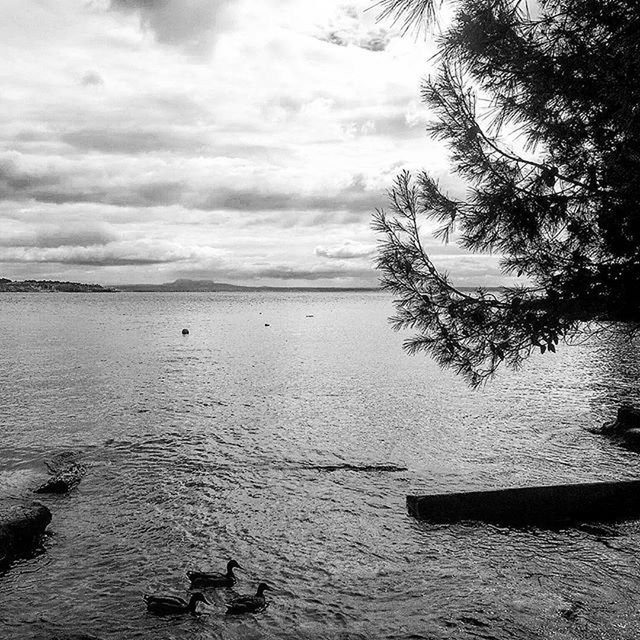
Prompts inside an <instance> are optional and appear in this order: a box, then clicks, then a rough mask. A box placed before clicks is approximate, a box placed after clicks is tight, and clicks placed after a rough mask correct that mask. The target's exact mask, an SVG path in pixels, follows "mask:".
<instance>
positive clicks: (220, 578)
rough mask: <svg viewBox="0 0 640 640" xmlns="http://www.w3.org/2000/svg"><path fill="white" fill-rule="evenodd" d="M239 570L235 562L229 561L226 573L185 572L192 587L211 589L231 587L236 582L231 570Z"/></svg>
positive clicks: (239, 567)
mask: <svg viewBox="0 0 640 640" xmlns="http://www.w3.org/2000/svg"><path fill="white" fill-rule="evenodd" d="M241 568H242V567H241V566H240V565H239V564H238V563H237V562H236V561H235V560H229V562H227V573H206V572H204V571H187V578H189V580H191V586H192V587H211V588H212V589H219V588H220V587H231V586H233V585H234V583H235V581H236V577H235V576H234V575H233V570H234V569H241Z"/></svg>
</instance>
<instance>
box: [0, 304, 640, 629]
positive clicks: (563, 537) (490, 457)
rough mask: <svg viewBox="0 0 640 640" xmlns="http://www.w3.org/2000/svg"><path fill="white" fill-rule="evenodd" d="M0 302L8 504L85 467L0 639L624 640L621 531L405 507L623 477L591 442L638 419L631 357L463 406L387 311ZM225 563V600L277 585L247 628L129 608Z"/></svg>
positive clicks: (635, 590) (597, 354) (468, 398)
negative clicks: (62, 467)
mask: <svg viewBox="0 0 640 640" xmlns="http://www.w3.org/2000/svg"><path fill="white" fill-rule="evenodd" d="M1 302H2V306H1V307H0V322H1V326H2V332H0V353H1V354H2V356H1V357H2V364H3V366H2V367H0V389H2V393H1V394H0V436H1V437H2V442H3V448H2V456H3V457H2V470H1V471H0V481H1V483H2V484H1V491H2V493H3V494H4V495H10V496H14V497H16V496H21V495H24V494H25V493H26V492H27V491H28V489H29V488H30V487H33V486H35V485H37V484H38V483H39V482H40V481H42V480H43V479H44V477H45V476H46V468H45V467H44V465H43V460H44V459H45V458H46V457H48V456H49V455H50V454H51V453H52V452H56V451H62V450H73V451H76V452H77V453H78V455H79V456H80V457H81V459H82V460H83V462H84V463H85V464H86V465H87V467H88V472H87V475H86V476H85V478H84V479H83V481H82V482H81V484H80V486H79V488H78V489H77V490H75V491H74V492H73V493H71V494H69V495H68V496H63V497H47V498H46V500H45V502H46V504H48V505H49V506H50V508H51V510H52V512H53V514H54V519H53V522H52V525H51V527H50V529H51V531H52V535H51V537H50V538H49V539H48V540H47V543H46V546H47V552H46V553H45V554H44V555H41V556H38V557H36V558H34V559H32V560H28V561H23V562H20V563H18V564H16V565H14V567H13V568H12V570H11V571H10V572H8V573H7V574H6V575H5V576H4V577H3V578H2V580H1V581H0V603H1V606H0V636H2V634H3V633H4V636H3V637H11V638H17V639H19V640H20V639H22V638H24V639H25V640H26V639H31V638H48V637H50V636H51V635H52V633H53V632H58V633H61V632H63V631H65V630H66V631H73V632H76V633H77V632H86V633H92V634H95V635H96V636H98V637H100V638H104V639H105V640H107V639H113V640H115V639H118V640H121V639H122V638H143V639H146V638H154V639H155V638H176V639H182V638H185V639H186V638H189V639H191V638H230V639H234V638H318V637H319V638H372V637H376V638H436V639H439V638H500V639H502V638H523V639H524V638H635V637H637V636H638V633H639V632H640V622H638V620H637V616H636V612H637V608H638V602H639V601H640V580H639V579H638V575H640V571H639V569H640V567H639V566H638V565H639V562H638V560H637V553H636V549H637V547H638V544H639V542H640V525H639V524H638V523H635V522H628V523H623V524H621V525H619V526H618V531H619V532H620V533H621V534H622V535H619V536H615V537H614V536H608V535H603V534H602V533H601V532H598V531H597V530H593V531H592V530H590V529H588V528H586V529H585V530H577V529H569V530H561V531H541V530H535V529H532V530H509V529H501V528H497V527H490V526H483V525H476V524H460V525H455V526H433V525H428V524H425V523H420V522H417V521H415V520H413V519H411V518H409V517H408V516H407V514H406V509H405V496H406V494H407V493H419V492H426V491H450V490H459V489H474V488H491V487H504V486H513V485H523V484H533V483H549V482H554V481H571V482H575V481H580V480H585V481H586V480H598V479H602V480H604V479H614V478H621V477H637V465H638V458H637V455H636V454H633V453H631V452H628V451H624V450H621V449H619V448H618V447H616V446H615V445H613V444H612V443H610V442H607V441H606V440H603V439H602V438H600V437H598V436H596V435H594V434H592V433H589V432H588V431H587V429H589V428H592V427H593V426H597V425H599V424H600V423H601V422H603V421H604V420H608V419H611V418H612V417H613V414H614V413H615V407H616V405H617V404H618V403H619V402H620V400H621V399H624V400H627V401H629V400H631V401H633V400H635V401H636V402H638V397H637V393H638V389H637V384H636V381H637V379H638V374H639V373H640V362H639V359H638V355H637V351H634V350H631V349H629V347H628V345H626V343H622V342H621V343H616V342H615V341H614V342H609V343H606V344H599V345H593V346H589V345H583V346H581V347H575V348H573V349H570V350H569V349H564V350H561V351H559V353H558V354H556V355H551V354H545V356H538V357H536V358H534V359H533V360H532V361H531V362H530V363H528V364H527V365H526V366H525V369H524V370H523V371H521V372H518V373H513V372H508V371H507V372H503V373H502V374H501V375H500V377H499V378H498V379H497V380H496V381H494V382H493V383H491V384H490V385H489V386H487V387H486V388H485V389H483V390H482V391H479V392H473V391H470V390H469V389H468V388H467V387H466V386H465V385H464V383H463V382H462V381H460V380H458V379H455V378H454V377H453V376H452V375H450V374H449V373H446V372H442V371H440V370H439V369H438V368H437V367H435V366H434V365H433V364H432V363H431V362H430V361H429V360H427V359H425V358H421V357H418V358H410V357H408V356H406V355H405V354H403V353H402V351H401V349H400V343H401V341H402V336H400V335H396V334H394V333H392V332H391V331H390V330H389V328H388V325H387V323H386V317H387V316H388V315H390V313H391V310H392V308H391V303H390V301H389V300H388V298H387V297H386V296H384V295H382V294H349V295H345V294H305V293H297V294H286V295H284V294H283V295H280V294H275V293H273V294H247V295H245V294H184V295H183V294H168V295H167V294H149V295H146V294H115V295H104V296H102V295H81V294H80V295H20V294H16V295H13V294H11V295H7V294H5V295H3V297H2V300H1ZM309 316H312V317H309ZM265 324H269V325H270V326H268V327H267V326H265ZM183 327H188V328H189V329H190V334H189V335H187V336H183V335H182V333H181V330H182V328H183ZM634 394H635V395H634ZM231 557H233V558H236V559H238V560H239V561H240V564H241V565H242V566H243V567H244V570H243V571H242V572H238V576H239V580H238V583H237V585H236V590H237V591H238V592H239V593H252V592H254V591H255V586H256V585H257V583H258V582H259V581H261V580H264V581H266V582H268V583H269V584H270V585H272V586H273V587H274V588H275V590H274V591H273V592H272V593H271V594H268V598H269V599H270V600H271V602H272V604H271V606H270V607H269V608H268V609H267V610H266V611H265V612H264V613H261V614H259V615H256V616H241V617H239V618H236V619H229V618H225V616H224V610H225V607H224V604H225V601H226V599H228V598H229V597H231V594H229V593H226V591H225V590H222V591H220V592H214V593H212V594H211V597H212V598H213V606H211V607H208V608H204V613H203V615H202V616H200V617H197V618H194V617H191V616H186V617H183V618H177V619H166V618H157V617H154V616H152V615H150V614H148V613H147V612H146V610H145V607H144V603H143V602H142V599H141V596H142V594H143V593H144V592H152V591H166V592H170V593H175V594H176V595H181V596H183V597H184V596H186V595H187V591H186V590H187V587H188V581H187V579H186V577H185V572H186V571H187V570H193V569H203V570H214V571H219V570H222V569H223V568H224V565H225V564H226V561H227V560H228V559H229V558H231Z"/></svg>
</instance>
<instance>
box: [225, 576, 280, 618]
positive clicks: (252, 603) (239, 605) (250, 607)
mask: <svg viewBox="0 0 640 640" xmlns="http://www.w3.org/2000/svg"><path fill="white" fill-rule="evenodd" d="M265 589H271V587H270V586H269V585H268V584H265V583H264V582H261V583H260V584H259V585H258V592H257V593H256V595H255V596H239V597H237V598H234V599H233V600H231V602H229V604H228V605H227V613H231V614H235V613H255V612H257V611H262V610H263V609H266V607H267V602H266V601H265V599H264V591H265Z"/></svg>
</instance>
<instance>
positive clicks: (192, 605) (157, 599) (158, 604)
mask: <svg viewBox="0 0 640 640" xmlns="http://www.w3.org/2000/svg"><path fill="white" fill-rule="evenodd" d="M143 599H144V601H145V602H146V603H147V609H148V610H149V611H151V613H157V614H158V615H174V614H179V613H191V614H193V615H196V607H197V606H198V602H204V603H205V604H211V603H210V602H209V601H208V600H207V599H206V598H205V597H204V594H203V593H194V594H193V595H192V596H191V598H190V599H189V602H187V601H186V600H184V599H182V598H178V597H177V596H160V595H144V596H143Z"/></svg>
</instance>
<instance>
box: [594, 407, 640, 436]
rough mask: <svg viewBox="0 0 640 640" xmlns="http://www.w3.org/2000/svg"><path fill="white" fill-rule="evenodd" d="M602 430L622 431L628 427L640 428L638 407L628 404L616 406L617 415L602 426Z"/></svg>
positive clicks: (639, 410)
mask: <svg viewBox="0 0 640 640" xmlns="http://www.w3.org/2000/svg"><path fill="white" fill-rule="evenodd" d="M602 429H603V431H604V432H608V433H611V432H615V433H623V432H625V431H627V430H629V429H640V409H636V408H635V407H634V406H632V405H630V404H623V405H621V406H620V407H618V415H617V417H616V419H615V420H614V421H613V422H609V423H607V424H605V425H604V426H603V427H602Z"/></svg>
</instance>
